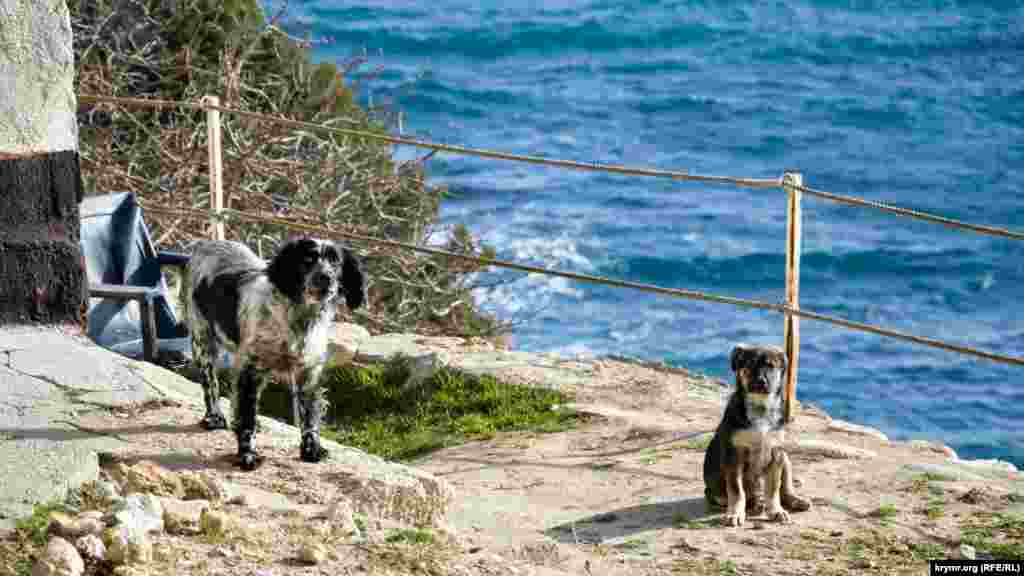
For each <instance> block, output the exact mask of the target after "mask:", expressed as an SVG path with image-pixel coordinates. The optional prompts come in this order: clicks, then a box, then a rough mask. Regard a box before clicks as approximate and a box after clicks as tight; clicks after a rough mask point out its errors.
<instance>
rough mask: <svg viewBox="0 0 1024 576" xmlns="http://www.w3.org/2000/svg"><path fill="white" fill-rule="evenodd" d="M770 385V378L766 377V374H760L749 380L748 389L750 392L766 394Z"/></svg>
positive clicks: (769, 390)
mask: <svg viewBox="0 0 1024 576" xmlns="http://www.w3.org/2000/svg"><path fill="white" fill-rule="evenodd" d="M771 386H772V383H771V380H770V379H769V378H768V375H767V374H761V375H759V376H758V377H757V378H754V379H753V381H751V382H750V390H749V391H750V393H751V394H765V395H767V394H768V393H769V392H771Z"/></svg>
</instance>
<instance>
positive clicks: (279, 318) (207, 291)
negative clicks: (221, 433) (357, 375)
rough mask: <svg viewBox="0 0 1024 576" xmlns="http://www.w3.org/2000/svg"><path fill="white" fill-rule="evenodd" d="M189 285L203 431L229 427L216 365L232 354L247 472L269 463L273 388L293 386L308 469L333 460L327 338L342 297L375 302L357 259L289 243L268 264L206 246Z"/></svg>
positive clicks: (236, 250) (333, 249)
mask: <svg viewBox="0 0 1024 576" xmlns="http://www.w3.org/2000/svg"><path fill="white" fill-rule="evenodd" d="M188 286H189V289H190V290H191V294H190V298H189V300H190V302H189V305H190V306H189V309H190V310H189V322H190V327H191V332H192V353H193V358H194V359H195V361H196V363H197V364H198V366H199V367H200V368H201V370H202V372H203V388H204V396H205V398H204V399H205V401H206V416H205V417H204V418H203V421H202V425H203V427H205V428H207V429H209V430H214V429H220V428H227V420H226V419H225V418H224V414H223V413H222V412H221V410H220V407H219V406H218V404H217V400H218V398H219V397H220V392H221V388H220V385H219V383H218V381H217V372H216V363H217V362H218V361H219V360H220V358H221V357H222V355H223V354H224V353H225V352H230V353H231V354H232V355H233V356H234V364H233V379H234V380H236V382H234V389H233V391H232V392H233V394H232V398H233V407H234V414H233V416H234V417H233V420H234V422H233V423H234V430H235V434H236V436H237V437H238V458H239V465H240V466H241V467H242V468H243V469H245V470H252V469H254V468H256V467H257V466H259V465H260V463H261V461H262V459H261V457H260V456H259V454H258V453H257V452H256V450H255V448H254V446H253V435H254V433H255V430H256V410H257V406H258V404H259V399H260V394H261V393H262V391H263V388H264V386H266V385H267V383H268V382H271V381H274V382H276V383H277V384H278V385H287V386H289V387H290V391H291V394H292V404H293V413H297V416H298V419H299V425H300V426H301V430H302V443H301V457H302V460H304V461H306V462H319V461H320V460H322V459H324V458H325V457H326V456H327V450H326V449H324V448H323V447H321V446H320V420H321V418H322V415H323V412H324V407H325V404H326V402H325V400H324V398H323V393H322V391H321V390H320V386H319V379H320V372H321V370H322V369H323V366H324V363H325V361H326V359H327V331H328V329H329V328H330V326H331V323H332V321H333V320H334V315H335V311H336V306H337V304H338V302H339V298H340V297H341V296H344V298H345V303H346V304H347V305H348V307H349V309H350V310H355V309H356V308H358V307H359V306H361V305H362V304H363V301H364V300H365V299H366V288H365V282H364V279H363V273H362V270H361V268H360V265H359V262H358V261H357V260H356V258H355V256H354V255H353V254H352V253H351V252H350V251H349V250H348V249H345V248H342V247H340V246H338V245H336V244H335V243H333V242H330V241H327V240H319V239H313V238H299V239H294V240H290V241H288V242H287V243H286V244H284V246H283V247H282V248H281V250H280V251H279V252H278V253H277V255H276V256H274V259H273V260H272V261H271V262H270V264H269V265H268V264H267V263H265V262H264V261H263V260H262V259H260V258H259V257H258V256H256V254H254V253H253V252H252V250H250V249H249V248H247V247H246V246H245V245H243V244H240V243H238V242H227V241H203V242H199V243H198V244H197V245H196V247H195V250H194V253H193V255H192V259H191V261H190V263H189V269H188Z"/></svg>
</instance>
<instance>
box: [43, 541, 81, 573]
mask: <svg viewBox="0 0 1024 576" xmlns="http://www.w3.org/2000/svg"><path fill="white" fill-rule="evenodd" d="M84 571H85V562H83V561H82V557H81V556H80V555H79V554H78V550H75V547H74V546H72V545H71V543H70V542H68V541H67V540H65V539H63V538H51V539H50V542H49V543H47V545H46V550H45V551H44V552H43V555H42V557H41V558H40V559H39V560H38V561H37V562H36V563H35V565H34V566H32V576H81V574H82V572H84Z"/></svg>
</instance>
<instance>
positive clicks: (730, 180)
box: [78, 94, 1024, 240]
mask: <svg viewBox="0 0 1024 576" xmlns="http://www.w3.org/2000/svg"><path fill="white" fill-rule="evenodd" d="M78 100H79V101H80V102H88V103H94V104H98V103H102V102H107V103H111V104H120V105H122V106H130V107H138V108H169V107H178V108H189V109H192V110H206V111H217V112H227V113H230V114H234V115H236V116H240V117H243V118H251V119H253V120H261V121H265V122H274V123H277V124H281V125H283V126H290V127H292V128H301V129H306V130H319V131H321V132H328V133H334V134H339V135H343V136H355V137H361V138H372V139H377V140H382V141H384V142H390V143H392V144H402V145H406V146H415V147H418V148H427V149H430V150H434V151H436V152H451V153H453V154H463V155H467V156H477V157H480V158H491V159H495V160H509V161H514V162H525V163H529V164H538V165H544V166H554V167H559V168H570V169H574V170H587V171H591V172H610V173H614V174H623V175H627V176H649V177H656V178H671V179H673V180H684V181H692V182H705V183H713V184H732V185H735V186H741V187H746V188H781V187H782V179H781V178H734V177H730V176H702V175H696V174H689V173H686V172H679V171H674V170H658V169H651V168H636V167H629V166H617V165H613V164H598V163H596V162H576V161H573V160H557V159H551V158H543V157H540V156H526V155H519V154H509V153H506V152H497V151H493V150H481V149H477V148H468V147H465V146H455V145H451V144H437V143H434V142H425V141H422V140H415V139H411V138H403V137H397V136H390V135H388V134H378V133H375V132H366V131H364V130H354V129H351V128H338V127H335V126H325V125H323V124H316V123H314V122H304V121H301V120H289V119H287V118H278V117H276V116H270V115H268V114H260V113H258V112H249V111H247V110H239V109H237V108H230V107H227V106H221V105H219V104H215V103H213V102H211V101H209V100H207V101H205V102H185V101H178V100H159V99H155V98H125V97H119V96H101V95H96V94H80V95H79V96H78ZM796 188H797V189H798V190H800V191H801V192H805V193H807V194H810V195H812V196H816V197H818V198H822V199H825V200H830V201H832V202H837V203H840V204H847V205H850V206H862V207H866V208H874V209H876V210H882V211H885V212H890V213H893V214H898V215H901V216H907V217H911V218H917V219H919V220H925V221H928V222H934V223H938V224H943V225H946V226H949V227H951V228H958V229H962V230H971V231H973V232H978V233H981V234H988V235H991V236H1000V237H1003V238H1011V239H1014V240H1024V232H1014V231H1012V230H1007V229H1005V228H996V227H992V226H984V225H980V224H970V223H967V222H961V221H959V220H954V219H951V218H945V217H943V216H938V215H935V214H929V213H927V212H921V211H918V210H911V209H909V208H901V207H898V206H893V205H891V204H887V203H885V202H878V201H874V200H866V199H863V198H857V197H856V196H844V195H841V194H834V193H831V192H824V191H822V190H815V189H813V188H808V187H806V186H802V185H801V186H797V187H796Z"/></svg>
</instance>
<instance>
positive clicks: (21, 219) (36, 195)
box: [0, 0, 84, 324]
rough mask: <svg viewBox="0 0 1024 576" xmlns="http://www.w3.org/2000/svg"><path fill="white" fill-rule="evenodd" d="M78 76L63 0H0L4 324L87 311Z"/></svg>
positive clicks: (0, 298) (61, 319) (66, 318)
mask: <svg viewBox="0 0 1024 576" xmlns="http://www.w3.org/2000/svg"><path fill="white" fill-rule="evenodd" d="M73 80H74V53H73V51H72V43H71V19H70V16H69V14H68V9H67V4H66V3H65V1H64V0H0V324H4V323H27V322H47V323H67V322H74V323H78V322H80V319H81V313H82V310H81V307H82V304H83V302H84V298H83V295H84V294H83V281H84V280H83V271H82V268H81V266H82V258H81V250H80V248H79V245H78V241H79V220H78V202H80V201H81V198H82V186H81V175H80V172H79V164H78V124H77V122H76V120H75V113H76V107H77V104H76V98H75V94H74V89H73Z"/></svg>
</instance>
